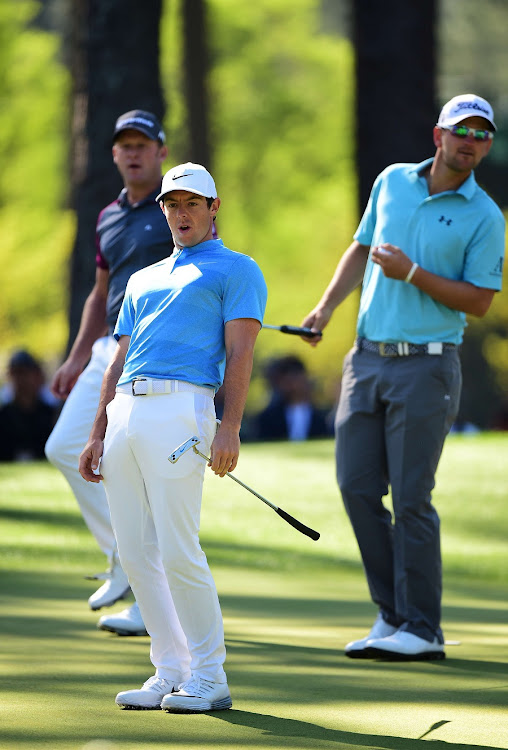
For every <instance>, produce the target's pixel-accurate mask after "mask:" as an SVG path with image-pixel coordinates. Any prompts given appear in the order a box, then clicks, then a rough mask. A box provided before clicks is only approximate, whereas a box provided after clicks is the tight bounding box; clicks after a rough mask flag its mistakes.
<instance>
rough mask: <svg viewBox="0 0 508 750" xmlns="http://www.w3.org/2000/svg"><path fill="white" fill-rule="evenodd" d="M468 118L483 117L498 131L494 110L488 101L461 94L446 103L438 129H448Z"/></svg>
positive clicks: (474, 95)
mask: <svg viewBox="0 0 508 750" xmlns="http://www.w3.org/2000/svg"><path fill="white" fill-rule="evenodd" d="M467 117H483V118H484V119H485V120H488V122H489V123H490V124H491V125H492V127H493V128H494V130H497V128H496V126H495V124H494V110H493V109H492V107H491V106H490V104H489V103H488V101H487V100H486V99H482V97H481V96H476V94H460V95H459V96H454V97H453V99H450V101H449V102H446V104H445V105H444V107H443V109H442V110H441V113H440V115H439V120H438V121H437V125H438V127H448V126H449V125H456V124H457V123H458V122H462V120H465V119H466V118H467Z"/></svg>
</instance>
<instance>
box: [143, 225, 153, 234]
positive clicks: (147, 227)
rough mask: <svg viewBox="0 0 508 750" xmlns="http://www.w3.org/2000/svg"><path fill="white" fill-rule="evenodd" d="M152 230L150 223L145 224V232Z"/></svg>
mask: <svg viewBox="0 0 508 750" xmlns="http://www.w3.org/2000/svg"><path fill="white" fill-rule="evenodd" d="M151 231H152V225H151V224H145V232H151Z"/></svg>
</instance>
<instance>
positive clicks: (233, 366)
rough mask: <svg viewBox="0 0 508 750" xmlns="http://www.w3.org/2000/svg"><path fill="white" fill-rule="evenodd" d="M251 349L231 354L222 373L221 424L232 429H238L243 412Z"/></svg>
mask: <svg viewBox="0 0 508 750" xmlns="http://www.w3.org/2000/svg"><path fill="white" fill-rule="evenodd" d="M252 361H253V352H252V349H249V348H246V349H245V350H243V351H240V352H235V353H234V354H232V355H231V357H230V358H229V360H228V363H227V366H226V372H225V373H224V411H223V415H222V424H223V425H224V426H225V427H228V428H230V429H232V430H237V431H238V432H239V431H240V427H241V424H242V417H243V412H244V409H245V403H246V401H247V394H248V392H249V384H250V377H251V374H252Z"/></svg>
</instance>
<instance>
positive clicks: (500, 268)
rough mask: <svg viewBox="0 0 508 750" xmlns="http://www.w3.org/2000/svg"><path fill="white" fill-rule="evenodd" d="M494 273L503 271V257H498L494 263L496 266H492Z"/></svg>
mask: <svg viewBox="0 0 508 750" xmlns="http://www.w3.org/2000/svg"><path fill="white" fill-rule="evenodd" d="M494 273H500V274H501V273H503V259H502V258H499V260H498V262H497V263H496V267H495V268H494Z"/></svg>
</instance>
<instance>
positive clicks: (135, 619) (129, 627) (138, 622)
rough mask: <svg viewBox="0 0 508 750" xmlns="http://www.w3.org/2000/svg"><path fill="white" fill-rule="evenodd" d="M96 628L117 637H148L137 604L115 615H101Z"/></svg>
mask: <svg viewBox="0 0 508 750" xmlns="http://www.w3.org/2000/svg"><path fill="white" fill-rule="evenodd" d="M97 627H98V628H99V630H107V631H109V632H110V633H117V634H118V635H148V633H147V632H146V628H145V623H144V622H143V618H142V617H141V612H140V611H139V607H138V604H137V602H134V604H133V605H132V606H131V607H127V609H123V610H122V611H121V612H118V613H117V614H116V615H102V617H101V618H100V620H99V622H98V623H97Z"/></svg>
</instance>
